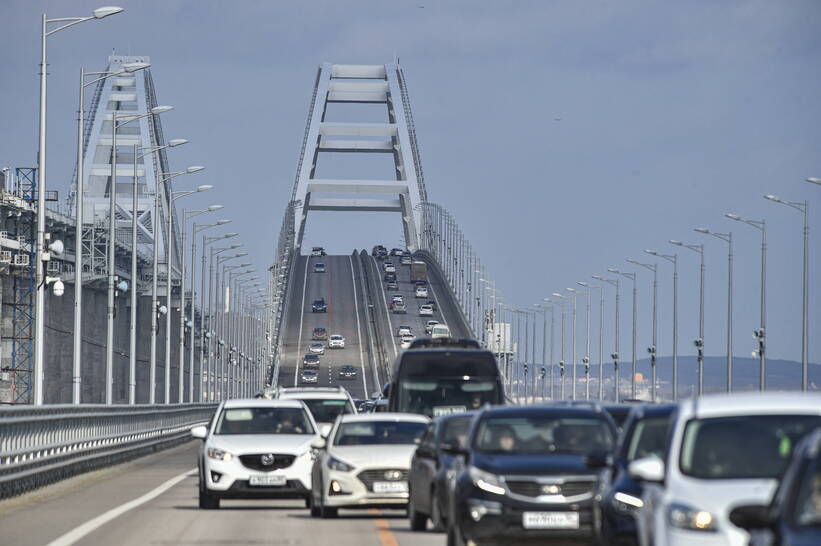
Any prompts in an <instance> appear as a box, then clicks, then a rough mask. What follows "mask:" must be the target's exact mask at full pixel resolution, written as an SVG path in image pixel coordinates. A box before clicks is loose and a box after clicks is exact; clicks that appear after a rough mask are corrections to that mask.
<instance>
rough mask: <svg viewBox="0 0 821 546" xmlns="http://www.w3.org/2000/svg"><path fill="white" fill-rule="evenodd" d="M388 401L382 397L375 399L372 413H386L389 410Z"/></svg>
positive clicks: (371, 409)
mask: <svg viewBox="0 0 821 546" xmlns="http://www.w3.org/2000/svg"><path fill="white" fill-rule="evenodd" d="M389 410H390V408H389V405H388V401H387V400H386V399H385V398H380V399H379V400H374V402H373V406H371V408H370V410H369V411H370V413H385V412H387V411H389Z"/></svg>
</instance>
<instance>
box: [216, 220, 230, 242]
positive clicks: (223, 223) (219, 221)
mask: <svg viewBox="0 0 821 546" xmlns="http://www.w3.org/2000/svg"><path fill="white" fill-rule="evenodd" d="M230 223H231V220H217V225H218V226H224V225H225V224H230ZM223 239H225V236H223Z"/></svg>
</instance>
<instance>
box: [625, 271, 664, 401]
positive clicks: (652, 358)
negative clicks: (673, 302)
mask: <svg viewBox="0 0 821 546" xmlns="http://www.w3.org/2000/svg"><path fill="white" fill-rule="evenodd" d="M627 263H631V264H634V265H638V266H641V267H643V268H645V269H649V270H650V271H652V272H653V341H652V344H651V345H650V346H649V347H648V348H647V352H648V353H650V376H651V381H652V382H653V384H652V386H651V387H650V399H651V400H652V401H653V402H655V401H656V383H657V373H656V353H657V352H658V349H657V347H658V345H657V341H656V340H657V333H658V313H657V308H658V307H657V306H658V269H659V268H658V264H655V263H653V264H646V263H642V262H639V261H638V260H634V259H633V258H628V259H627Z"/></svg>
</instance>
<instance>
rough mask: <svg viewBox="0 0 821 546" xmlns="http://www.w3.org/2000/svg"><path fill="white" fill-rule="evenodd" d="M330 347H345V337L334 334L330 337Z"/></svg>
mask: <svg viewBox="0 0 821 546" xmlns="http://www.w3.org/2000/svg"><path fill="white" fill-rule="evenodd" d="M328 348H329V349H344V348H345V338H344V337H343V336H341V335H339V334H334V335H332V336H331V337H329V338H328Z"/></svg>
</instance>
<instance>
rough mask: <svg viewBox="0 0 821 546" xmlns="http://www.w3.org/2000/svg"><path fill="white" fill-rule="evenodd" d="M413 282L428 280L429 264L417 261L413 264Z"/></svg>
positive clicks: (411, 273)
mask: <svg viewBox="0 0 821 546" xmlns="http://www.w3.org/2000/svg"><path fill="white" fill-rule="evenodd" d="M410 280H411V282H417V281H426V282H427V280H428V264H426V263H425V262H420V261H415V262H412V263H411V270H410Z"/></svg>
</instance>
